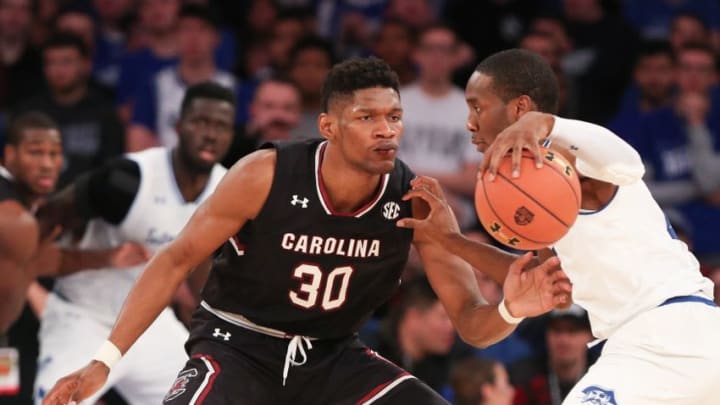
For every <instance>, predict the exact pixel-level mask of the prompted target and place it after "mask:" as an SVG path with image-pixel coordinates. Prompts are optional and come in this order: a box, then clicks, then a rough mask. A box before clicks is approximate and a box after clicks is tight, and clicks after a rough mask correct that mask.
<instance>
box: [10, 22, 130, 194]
mask: <svg viewBox="0 0 720 405" xmlns="http://www.w3.org/2000/svg"><path fill="white" fill-rule="evenodd" d="M42 56H43V68H44V72H45V80H46V81H47V85H48V89H47V90H46V91H42V92H41V93H38V94H35V95H32V96H31V97H30V98H29V99H27V100H26V101H25V102H23V103H22V104H21V105H20V107H19V108H18V111H42V112H44V113H46V114H47V115H49V116H50V117H52V118H53V119H54V120H55V121H56V122H57V123H58V125H59V126H60V132H61V133H62V141H63V154H64V156H65V166H64V168H63V171H62V173H61V176H60V187H62V186H63V185H65V184H68V183H69V182H70V181H72V180H73V179H75V177H77V176H78V175H80V174H82V173H84V172H86V171H88V170H91V169H93V168H95V167H98V166H100V165H101V164H102V163H103V162H105V161H106V160H108V159H110V158H112V157H114V156H118V155H120V154H121V153H123V151H124V146H125V145H124V136H123V132H124V131H123V126H122V124H121V123H120V120H119V119H118V117H117V115H116V114H115V109H114V108H113V103H112V100H111V99H110V98H108V97H107V95H106V94H104V93H102V92H100V91H98V90H97V89H96V88H94V87H93V86H91V85H90V82H89V79H90V72H91V61H90V55H89V54H88V50H87V48H86V46H85V43H84V42H83V41H82V40H81V39H80V38H78V37H76V36H74V35H70V34H57V35H55V36H53V37H51V38H50V39H49V40H48V42H47V43H46V44H45V47H44V48H43V51H42Z"/></svg>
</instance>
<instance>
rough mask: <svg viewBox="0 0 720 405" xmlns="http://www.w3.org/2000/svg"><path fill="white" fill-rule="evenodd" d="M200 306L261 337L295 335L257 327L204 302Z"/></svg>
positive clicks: (307, 337) (243, 318)
mask: <svg viewBox="0 0 720 405" xmlns="http://www.w3.org/2000/svg"><path fill="white" fill-rule="evenodd" d="M200 306H201V307H203V308H205V309H206V310H207V311H208V312H210V313H211V314H213V315H215V316H217V317H218V318H220V319H222V320H223V321H225V322H228V323H231V324H233V325H236V326H239V327H241V328H245V329H247V330H251V331H253V332H257V333H261V334H263V335H267V336H272V337H275V338H280V339H292V338H294V337H295V335H293V334H290V333H286V332H283V331H281V330H278V329H273V328H269V327H267V326H262V325H258V324H256V323H255V322H253V321H251V320H249V319H247V318H246V317H244V316H242V315H240V314H236V313H233V312H227V311H222V310H219V309H217V308H213V307H211V306H210V304H208V303H207V302H205V301H202V302H200ZM303 337H304V338H306V339H308V340H310V341H315V340H317V338H314V337H310V336H303Z"/></svg>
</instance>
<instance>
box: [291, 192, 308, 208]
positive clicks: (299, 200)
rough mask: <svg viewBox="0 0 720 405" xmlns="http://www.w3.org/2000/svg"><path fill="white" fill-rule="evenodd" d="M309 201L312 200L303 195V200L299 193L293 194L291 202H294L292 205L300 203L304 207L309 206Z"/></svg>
mask: <svg viewBox="0 0 720 405" xmlns="http://www.w3.org/2000/svg"><path fill="white" fill-rule="evenodd" d="M309 202H310V200H308V199H307V198H306V197H303V199H302V200H301V199H300V197H298V195H297V194H293V198H292V201H290V204H292V205H298V204H300V205H301V206H302V207H303V208H307V207H308V203H309Z"/></svg>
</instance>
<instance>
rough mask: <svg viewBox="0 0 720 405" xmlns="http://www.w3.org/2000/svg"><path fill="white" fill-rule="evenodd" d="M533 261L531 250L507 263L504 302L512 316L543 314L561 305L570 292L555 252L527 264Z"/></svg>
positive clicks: (570, 288)
mask: <svg viewBox="0 0 720 405" xmlns="http://www.w3.org/2000/svg"><path fill="white" fill-rule="evenodd" d="M533 262H534V260H533V255H532V253H526V254H524V255H523V256H521V257H519V258H518V259H516V260H515V261H514V262H513V263H512V265H510V271H508V275H507V278H505V284H504V285H503V292H504V294H505V304H506V305H507V307H508V311H509V312H510V314H511V315H513V316H516V317H531V316H538V315H541V314H544V313H545V312H548V311H550V310H551V309H553V308H555V307H556V306H560V305H563V304H564V303H565V302H566V301H567V300H568V297H569V296H570V294H571V293H572V286H571V284H570V281H569V280H568V278H567V276H566V275H565V272H563V271H562V269H560V260H559V259H558V258H557V257H556V256H553V257H551V258H549V259H547V260H545V261H544V262H543V263H540V264H538V265H536V266H534V267H530V268H528V267H529V266H530V265H532V263H533Z"/></svg>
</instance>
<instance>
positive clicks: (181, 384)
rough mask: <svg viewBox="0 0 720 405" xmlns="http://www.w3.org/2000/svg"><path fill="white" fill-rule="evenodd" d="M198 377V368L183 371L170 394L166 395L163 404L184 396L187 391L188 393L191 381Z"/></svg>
mask: <svg viewBox="0 0 720 405" xmlns="http://www.w3.org/2000/svg"><path fill="white" fill-rule="evenodd" d="M197 375H198V371H197V369H196V368H191V369H190V370H183V371H181V372H180V374H178V377H177V378H176V379H175V382H174V383H173V385H172V388H170V392H168V393H167V395H165V399H164V400H163V402H168V401H172V400H173V399H175V398H177V397H179V396H180V395H182V394H184V393H185V391H187V388H186V387H187V384H188V382H190V379H191V378H193V377H197Z"/></svg>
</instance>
